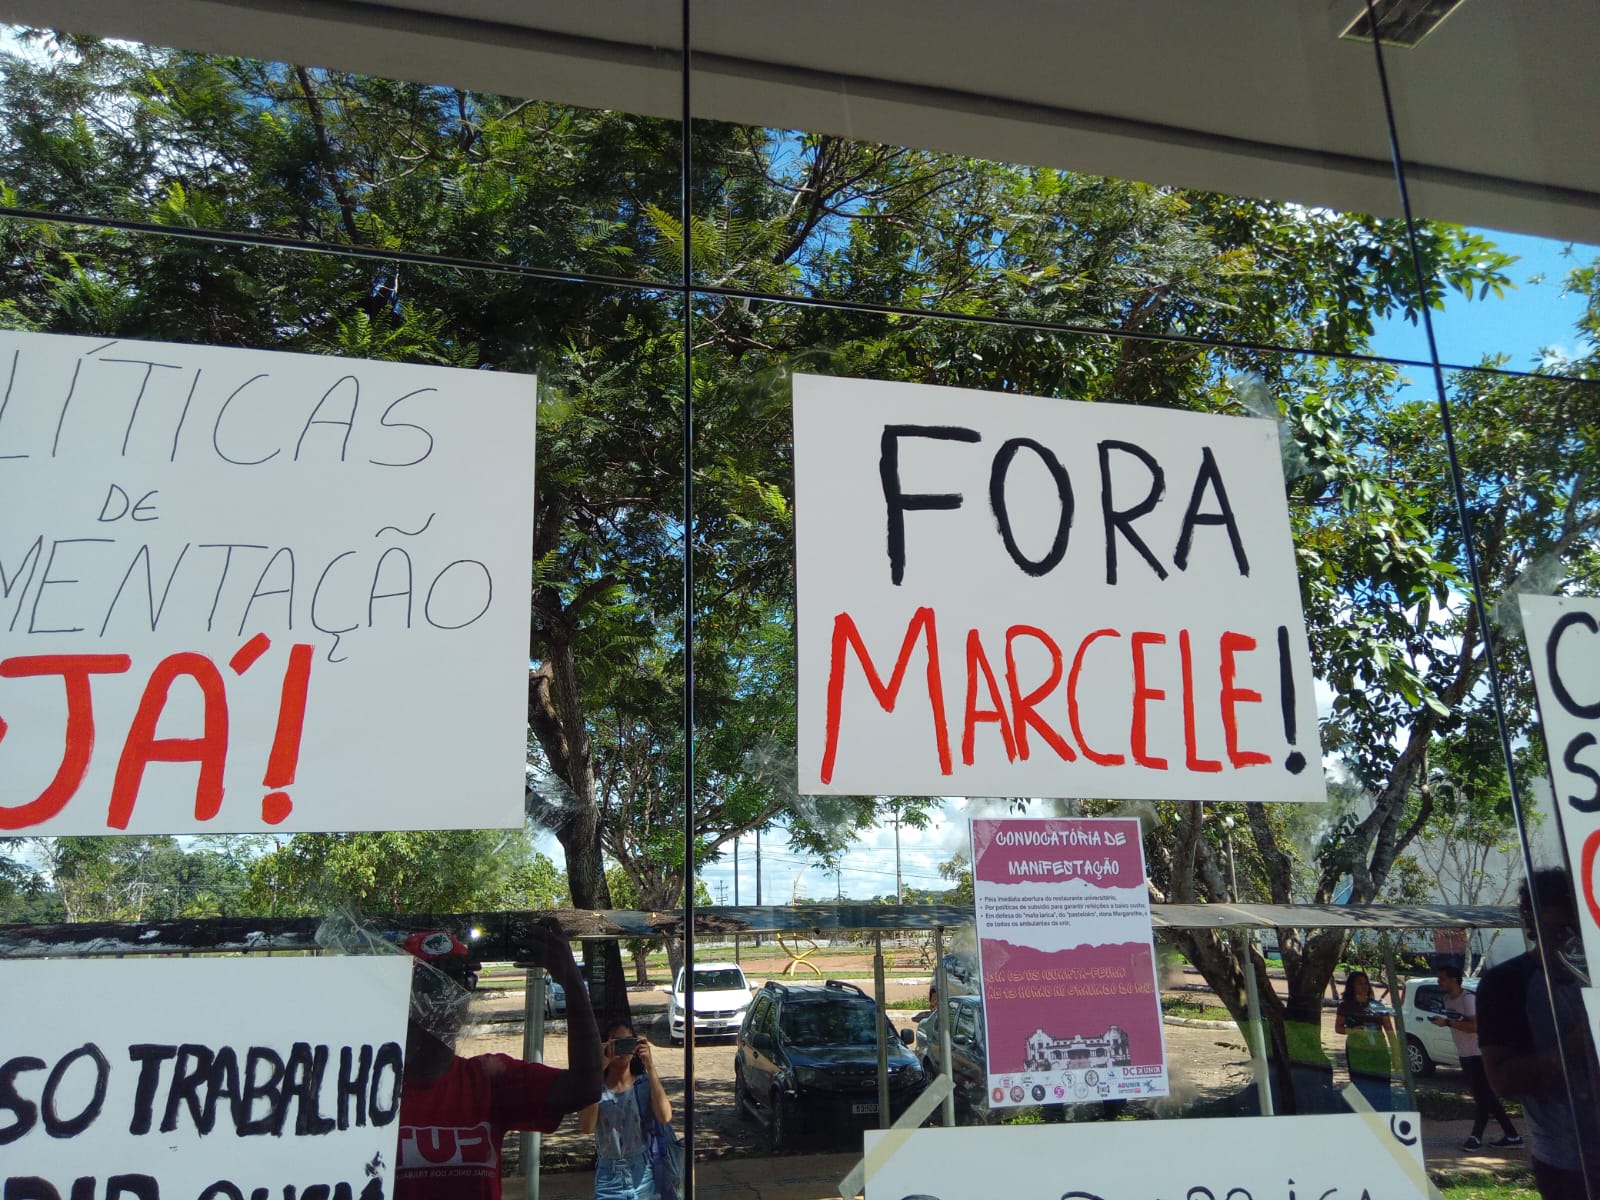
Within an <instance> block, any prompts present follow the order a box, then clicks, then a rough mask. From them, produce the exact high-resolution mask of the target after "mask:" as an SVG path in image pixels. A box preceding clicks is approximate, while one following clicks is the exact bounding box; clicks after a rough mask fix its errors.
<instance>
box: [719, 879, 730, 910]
mask: <svg viewBox="0 0 1600 1200" xmlns="http://www.w3.org/2000/svg"><path fill="white" fill-rule="evenodd" d="M727 902H728V885H727V882H726V881H724V880H721V879H719V880H717V903H718V904H726V903H727Z"/></svg>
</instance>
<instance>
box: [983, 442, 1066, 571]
mask: <svg viewBox="0 0 1600 1200" xmlns="http://www.w3.org/2000/svg"><path fill="white" fill-rule="evenodd" d="M1023 447H1027V448H1028V449H1029V450H1032V451H1033V452H1034V453H1035V454H1036V455H1038V456H1039V461H1040V462H1042V463H1044V466H1045V470H1047V471H1049V472H1050V478H1051V479H1053V480H1055V485H1056V497H1057V498H1058V499H1059V500H1060V501H1061V515H1060V517H1059V518H1058V519H1057V521H1056V536H1055V540H1054V541H1053V542H1051V543H1050V549H1049V550H1048V551H1047V552H1046V553H1045V556H1044V557H1043V558H1041V559H1039V560H1038V561H1037V562H1035V561H1034V560H1033V559H1031V558H1029V557H1028V556H1027V555H1026V554H1024V553H1023V552H1022V549H1021V547H1019V546H1018V545H1017V539H1016V538H1015V537H1014V536H1013V535H1012V532H1011V514H1010V513H1009V512H1008V511H1007V510H1006V474H1007V472H1009V471H1010V470H1011V460H1012V459H1014V458H1016V456H1017V451H1018V450H1021V449H1022V448H1023ZM989 507H990V508H992V509H993V510H994V519H995V523H996V524H997V525H999V527H1000V537H1001V539H1002V540H1003V541H1004V542H1005V544H1006V553H1007V554H1009V555H1010V556H1011V561H1012V562H1014V563H1016V564H1017V566H1019V567H1021V568H1022V570H1023V573H1024V574H1027V575H1033V576H1035V577H1037V576H1040V575H1045V574H1048V573H1049V572H1050V571H1052V570H1053V569H1054V568H1055V566H1056V564H1057V563H1059V562H1060V561H1061V558H1062V556H1063V555H1064V554H1066V552H1067V537H1068V535H1069V534H1070V533H1071V532H1072V511H1073V502H1072V480H1071V479H1070V478H1068V476H1067V469H1066V468H1065V467H1063V466H1062V465H1061V461H1060V460H1059V459H1058V458H1056V456H1055V455H1054V454H1053V453H1051V451H1050V450H1049V449H1048V448H1047V447H1045V446H1041V445H1040V444H1039V443H1038V442H1036V441H1034V440H1033V439H1032V438H1010V439H1008V440H1007V441H1006V442H1005V444H1004V445H1002V446H1001V447H1000V451H999V453H998V454H996V455H995V456H994V463H993V465H992V466H991V467H990V469H989Z"/></svg>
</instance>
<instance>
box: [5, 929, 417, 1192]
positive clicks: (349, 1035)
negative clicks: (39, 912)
mask: <svg viewBox="0 0 1600 1200" xmlns="http://www.w3.org/2000/svg"><path fill="white" fill-rule="evenodd" d="M0 994H4V995H5V996H7V997H10V998H12V1000H13V1001H14V1002H15V1003H14V1004H13V1006H12V1007H13V1009H16V1008H18V1007H20V1008H22V1009H26V1010H28V1011H31V1012H33V1013H34V1014H35V1019H23V1020H9V1021H7V1022H5V1023H4V1025H3V1026H0V1083H3V1085H4V1086H0V1164H3V1165H0V1190H3V1192H4V1194H5V1195H6V1196H8V1197H9V1196H15V1197H18V1198H19V1200H20V1198H22V1197H26V1200H68V1197H71V1198H72V1200H100V1198H101V1197H106V1198H107V1200H111V1198H113V1197H120V1198H121V1200H245V1198H246V1197H251V1196H255V1197H260V1196H263V1195H267V1196H275V1197H276V1196H294V1195H299V1196H302V1197H310V1196H318V1195H320V1196H322V1197H323V1200H381V1198H382V1197H384V1196H387V1195H389V1194H391V1191H392V1189H391V1187H390V1175H391V1171H392V1169H393V1166H394V1157H395V1146H396V1145H397V1143H398V1136H397V1135H398V1129H399V1126H398V1124H397V1123H396V1118H397V1116H398V1110H399V1102H400V1079H401V1075H402V1072H403V1070H404V1061H403V1053H404V1046H405V1031H406V1017H407V1013H408V1011H409V1005H410V994H411V960H410V959H409V958H406V957H404V956H401V955H398V954H397V955H392V956H384V957H373V958H357V957H348V958H290V959H284V958H276V959H237V958H236V959H221V958H213V959H198V958H196V959H165V960H162V959H149V958H147V959H131V960H127V959H125V960H118V961H112V960H103V961H85V960H79V961H67V962H45V961H40V962H5V963H0ZM85 1181H87V1182H85ZM259 1189H265V1191H261V1190H259ZM315 1189H321V1190H315Z"/></svg>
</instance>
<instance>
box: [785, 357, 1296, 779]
mask: <svg viewBox="0 0 1600 1200" xmlns="http://www.w3.org/2000/svg"><path fill="white" fill-rule="evenodd" d="M794 441H795V514H796V522H797V534H796V536H797V551H796V558H797V570H798V582H797V592H798V607H799V636H800V649H799V704H800V781H799V786H800V790H801V791H803V792H832V793H845V794H861V795H893V794H896V793H901V794H904V793H913V794H918V795H934V796H940V795H980V796H1101V797H1113V798H1121V797H1126V798H1146V799H1148V798H1155V799H1171V800H1216V801H1221V800H1230V801H1235V800H1321V799H1324V797H1325V791H1324V787H1323V780H1322V770H1321V751H1320V749H1319V746H1318V738H1317V722H1316V707H1315V703H1314V701H1313V698H1312V677H1311V667H1310V654H1309V651H1308V648H1307V644H1306V637H1305V628H1304V620H1303V617H1302V614H1301V609H1300V590H1299V586H1298V583H1297V579H1296V574H1295V561H1294V551H1293V545H1292V543H1291V539H1290V533H1289V519H1288V507H1287V503H1286V500H1285V495H1284V488H1283V473H1282V470H1281V467H1280V457H1279V449H1278V434H1277V428H1276V426H1275V425H1274V424H1273V423H1272V422H1271V421H1263V420H1250V419H1244V418H1236V417H1221V416H1210V415H1205V414H1200V413H1192V412H1181V411H1174V410H1168V409H1160V408H1144V407H1133V406H1128V405H1115V404H1085V403H1075V402H1072V401H1065V400H1047V399H1041V398H1039V397H1033V396H1014V395H996V394H990V393H983V392H969V391H960V390H957V389H955V388H943V387H929V386H921V385H913V384H891V383H872V382H865V381H861V380H852V379H819V378H814V377H809V376H797V377H796V378H795V381H794Z"/></svg>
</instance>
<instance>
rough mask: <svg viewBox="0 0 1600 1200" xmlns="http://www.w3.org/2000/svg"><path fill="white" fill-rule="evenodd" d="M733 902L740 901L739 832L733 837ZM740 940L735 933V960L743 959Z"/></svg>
mask: <svg viewBox="0 0 1600 1200" xmlns="http://www.w3.org/2000/svg"><path fill="white" fill-rule="evenodd" d="M733 902H734V904H735V905H737V904H738V903H739V835H738V834H734V837H733ZM740 941H741V939H740V937H739V935H738V934H737V933H736V934H734V935H733V961H734V962H741V961H743V960H742V959H740V957H739V948H740Z"/></svg>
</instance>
